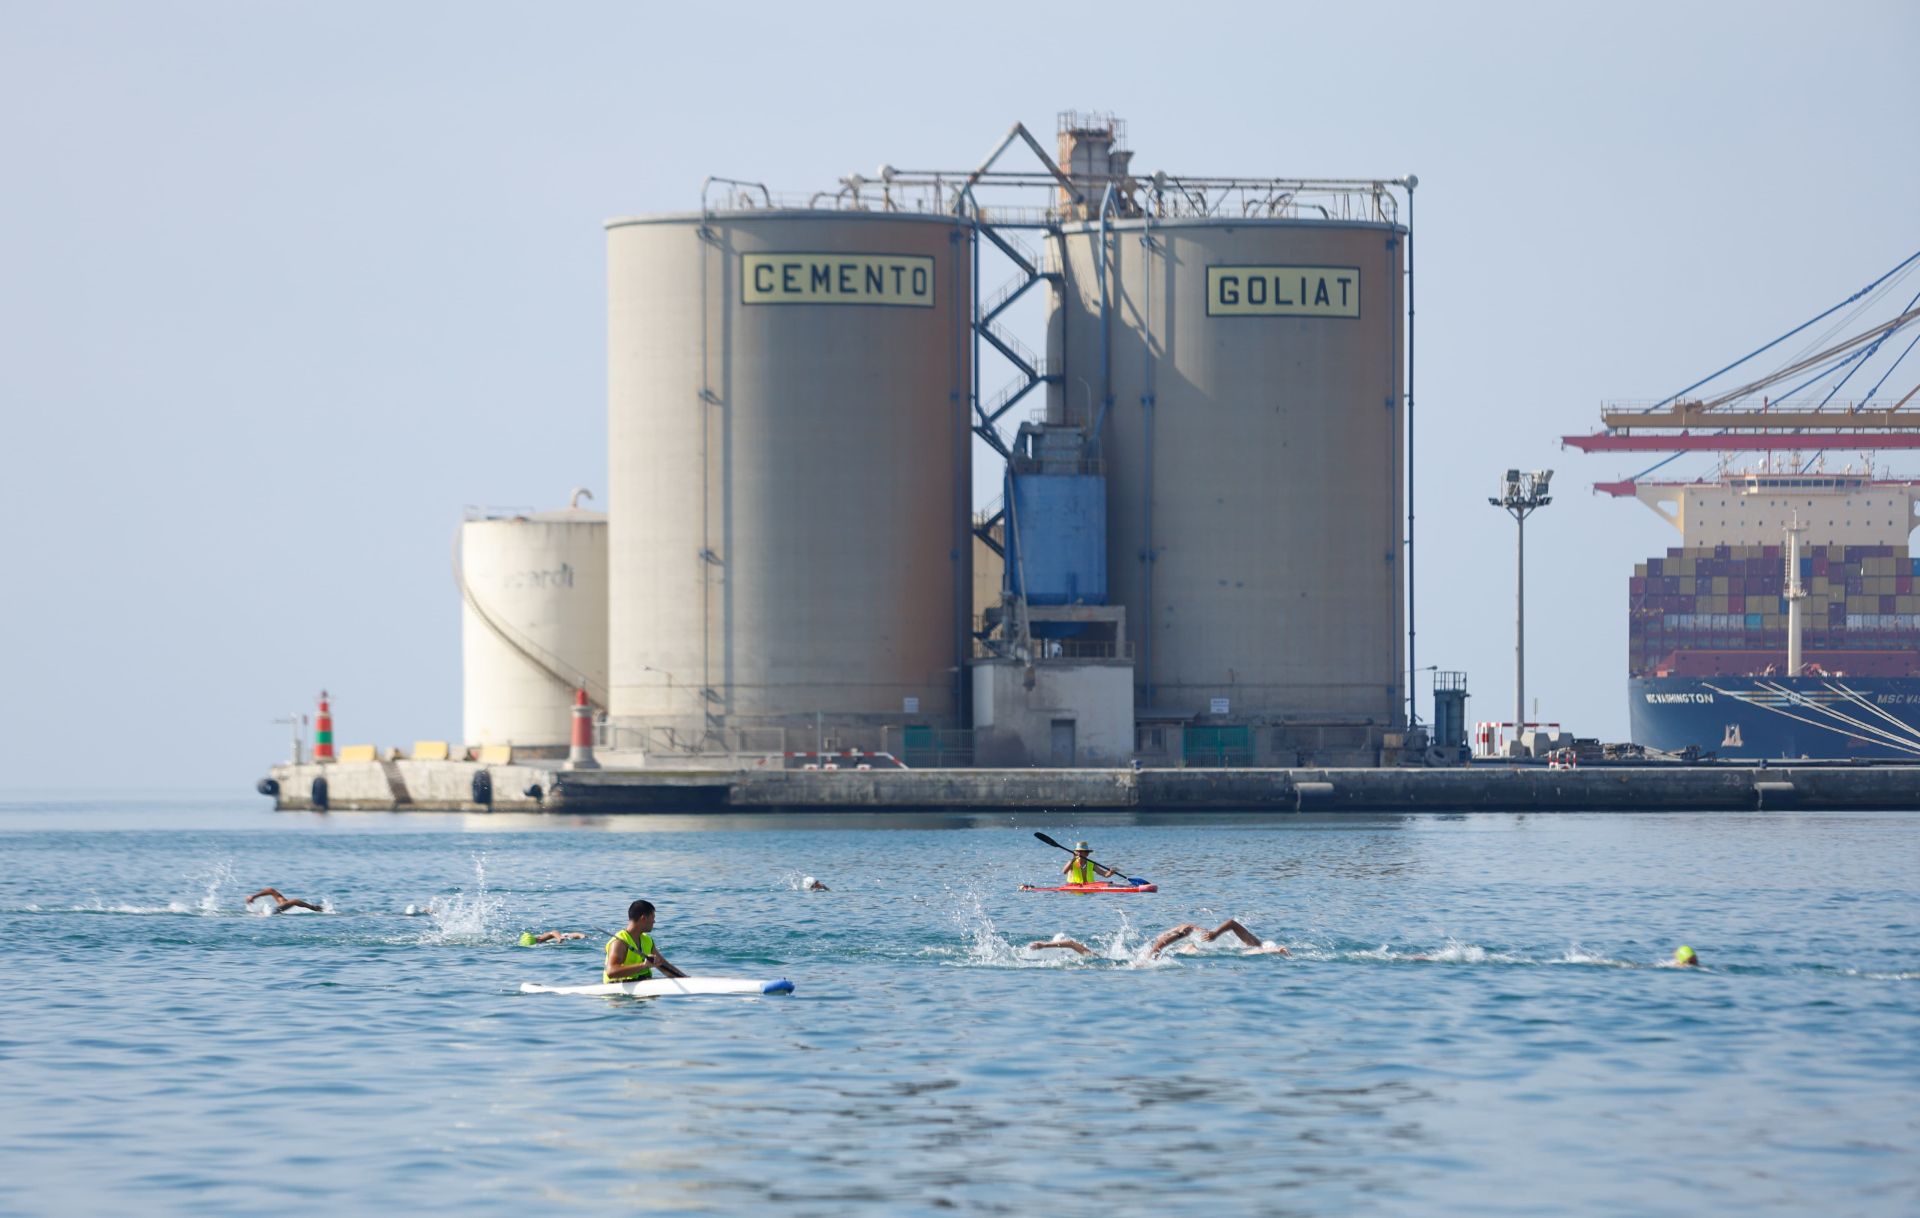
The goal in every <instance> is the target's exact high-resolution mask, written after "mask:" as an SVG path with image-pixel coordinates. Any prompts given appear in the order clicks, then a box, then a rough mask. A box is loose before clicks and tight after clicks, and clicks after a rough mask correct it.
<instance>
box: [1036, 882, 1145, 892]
mask: <svg viewBox="0 0 1920 1218" xmlns="http://www.w3.org/2000/svg"><path fill="white" fill-rule="evenodd" d="M1020 891H1021V892H1159V891H1160V886H1159V885H1158V884H1060V885H1057V886H1055V887H1052V888H1042V887H1041V886H1039V885H1038V884H1022V885H1020Z"/></svg>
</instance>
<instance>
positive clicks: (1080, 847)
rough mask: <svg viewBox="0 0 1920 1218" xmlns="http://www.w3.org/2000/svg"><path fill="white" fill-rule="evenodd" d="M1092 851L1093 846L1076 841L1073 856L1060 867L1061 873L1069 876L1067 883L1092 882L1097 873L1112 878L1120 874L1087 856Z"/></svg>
mask: <svg viewBox="0 0 1920 1218" xmlns="http://www.w3.org/2000/svg"><path fill="white" fill-rule="evenodd" d="M1092 852H1093V847H1092V846H1089V845H1088V844H1087V843H1085V842H1075V843H1074V844H1073V857H1072V858H1070V859H1068V860H1067V863H1066V866H1064V867H1062V868H1060V874H1061V875H1064V876H1066V877H1067V883H1069V884H1091V883H1093V882H1094V879H1095V877H1096V875H1103V876H1106V877H1108V878H1109V879H1111V878H1112V877H1114V876H1117V875H1119V874H1120V873H1119V872H1117V871H1115V870H1114V869H1113V868H1111V867H1105V866H1102V865H1101V864H1099V863H1096V862H1094V861H1093V860H1092V859H1091V858H1089V857H1087V856H1088V855H1089V854H1091V853H1092Z"/></svg>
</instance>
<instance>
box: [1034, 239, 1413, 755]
mask: <svg viewBox="0 0 1920 1218" xmlns="http://www.w3.org/2000/svg"><path fill="white" fill-rule="evenodd" d="M1107 231H1108V234H1109V236H1108V238H1107V248H1108V250H1109V254H1108V258H1107V264H1106V267H1105V271H1106V273H1105V275H1104V277H1103V276H1102V275H1101V273H1100V271H1101V269H1102V268H1101V266H1100V253H1099V251H1100V243H1101V237H1100V232H1101V226H1100V225H1099V224H1098V223H1097V222H1093V221H1081V222H1074V223H1069V224H1068V225H1067V226H1066V228H1065V230H1064V233H1063V235H1062V236H1061V237H1058V238H1056V241H1057V242H1059V245H1060V248H1058V249H1056V251H1055V255H1056V257H1057V258H1060V259H1061V260H1062V261H1063V262H1064V264H1065V267H1066V277H1065V284H1064V286H1063V291H1062V315H1061V318H1060V324H1059V326H1058V327H1057V330H1056V341H1057V342H1058V343H1059V344H1060V345H1061V346H1062V347H1063V348H1064V350H1063V351H1061V352H1060V354H1061V355H1062V356H1063V357H1064V360H1065V366H1066V372H1067V375H1066V379H1065V381H1064V384H1063V387H1062V391H1061V392H1058V393H1056V395H1055V397H1054V402H1053V408H1052V409H1053V412H1054V414H1055V415H1058V416H1065V415H1066V414H1067V413H1068V412H1071V413H1072V417H1071V418H1063V420H1062V421H1069V422H1074V423H1084V425H1086V426H1087V427H1088V428H1089V429H1090V432H1091V433H1093V434H1097V435H1098V436H1099V437H1100V439H1099V447H1098V449H1097V452H1098V455H1099V457H1100V459H1101V461H1102V464H1103V467H1104V470H1105V473H1106V477H1107V483H1108V485H1107V503H1108V514H1107V519H1108V551H1107V552H1108V564H1107V568H1108V576H1109V580H1110V587H1111V593H1112V600H1113V601H1114V602H1115V603H1117V604H1120V605H1123V606H1125V608H1126V613H1127V623H1128V630H1129V634H1130V635H1131V637H1132V639H1133V642H1134V645H1135V662H1136V687H1137V695H1138V716H1139V718H1140V720H1141V722H1142V724H1143V728H1144V727H1145V726H1146V725H1148V724H1150V723H1152V722H1154V721H1156V720H1158V721H1164V722H1166V723H1168V724H1169V725H1173V726H1174V727H1175V730H1177V732H1178V733H1179V736H1180V738H1182V739H1183V740H1184V741H1185V745H1184V751H1185V754H1186V757H1185V759H1186V760H1187V761H1189V762H1202V761H1208V760H1212V761H1215V762H1219V761H1228V762H1234V761H1238V762H1242V763H1246V762H1256V763H1257V762H1281V763H1285V764H1293V763H1295V762H1296V761H1300V760H1307V761H1320V762H1324V763H1339V762H1355V763H1371V760H1372V759H1374V758H1375V757H1376V756H1377V749H1378V748H1379V746H1380V745H1381V743H1382V742H1383V737H1384V736H1385V734H1386V733H1388V732H1390V731H1394V730H1398V729H1399V728H1400V727H1402V726H1403V724H1404V713H1403V709H1402V708H1403V706H1404V700H1405V690H1404V684H1403V675H1402V668H1403V658H1402V657H1403V655H1404V652H1403V638H1404V631H1403V622H1402V602H1403V591H1404V584H1403V575H1402V565H1403V564H1402V556H1401V553H1400V545H1401V527H1400V526H1401V521H1402V518H1403V516H1404V510H1403V499H1402V488H1403V487H1404V485H1405V477H1404V473H1405V466H1404V454H1403V453H1402V447H1403V445H1402V441H1401V437H1402V435H1403V428H1404V422H1405V420H1404V417H1403V414H1402V402H1401V385H1402V377H1401V349H1402V338H1403V331H1402V325H1403V319H1404V315H1405V302H1404V298H1403V296H1402V276H1401V269H1402V254H1403V248H1404V245H1403V236H1404V233H1403V231H1402V230H1401V229H1399V228H1398V227H1397V226H1395V225H1393V224H1391V223H1386V222H1379V223H1374V222H1367V221H1341V220H1317V219H1316V220H1309V219H1295V218H1256V217H1248V218H1240V217H1233V218H1186V219H1167V220H1164V221H1163V220H1158V219H1155V220H1151V221H1149V220H1144V219H1142V218H1139V216H1138V214H1137V211H1136V213H1135V215H1134V216H1133V217H1132V218H1126V219H1121V220H1118V221H1114V220H1112V219H1111V218H1110V220H1109V223H1108V225H1107ZM1143 236H1144V237H1145V238H1146V239H1147V240H1146V241H1145V242H1144V243H1143V240H1142V238H1143ZM1103 278H1104V288H1103ZM1103 291H1104V297H1105V301H1106V307H1105V310H1104V312H1105V322H1104V325H1103V322H1102V312H1103V310H1102V297H1103ZM1103 330H1104V337H1103ZM1082 386H1084V390H1083V388H1082ZM1103 401H1105V402H1110V403H1111V405H1110V406H1109V407H1108V409H1107V410H1106V411H1105V412H1104V415H1105V417H1104V418H1102V417H1100V415H1101V414H1102V412H1101V410H1100V404H1101V403H1102V402H1103ZM1083 411H1086V412H1091V414H1092V415H1093V416H1094V417H1093V418H1090V419H1085V420H1082V419H1081V418H1080V417H1079V414H1080V413H1081V412H1083ZM1144 734H1145V733H1144V732H1143V735H1144ZM1143 751H1148V750H1146V749H1145V748H1144V746H1143Z"/></svg>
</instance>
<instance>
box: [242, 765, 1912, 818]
mask: <svg viewBox="0 0 1920 1218" xmlns="http://www.w3.org/2000/svg"><path fill="white" fill-rule="evenodd" d="M260 788H261V791H262V793H263V794H269V795H271V796H272V797H273V798H274V801H275V806H276V807H277V808H281V809H285V810H311V809H329V810H340V811H382V812H386V811H408V810H418V811H459V812H487V811H494V810H498V811H513V812H535V811H548V812H555V813H583V812H584V813H596V814H597V813H624V812H651V813H660V812H714V811H722V810H725V811H735V812H860V811H871V812H881V811H886V812H914V811H925V812H936V811H937V812H954V811H961V810H967V811H993V810H1006V811H1070V810H1075V809H1086V810H1089V811H1129V810H1131V811H1142V812H1182V811H1194V812H1200V811H1208V812H1223V811H1263V812H1274V811H1313V812H1595V811H1599V812H1640V811H1664V810H1671V811H1679V810H1696V811H1709V810H1722V811H1738V810H1752V809H1767V810H1778V809H1789V808H1791V809H1801V810H1808V811H1812V810H1819V809H1840V808H1854V809H1887V810H1902V811H1908V810H1920V766H1907V765H1838V764H1830V765H1818V764H1803V765H1798V766H1769V767H1767V768H1764V769H1763V768H1760V767H1757V766H1747V765H1727V764H1719V763H1705V764H1695V765H1677V764H1676V765H1640V766H1624V765H1599V766H1588V767H1581V768H1579V769H1565V770H1557V769H1549V768H1547V767H1545V766H1540V765H1474V766H1469V767H1461V768H1458V769H1412V768H1409V769H1170V770H1138V771H1135V770H1110V769H1102V770H1056V769H1017V770H986V769H953V770H858V771H855V770H839V771H822V770H772V769H749V770H671V769H652V768H649V769H634V770H620V769H602V770H574V771H569V770H567V769H565V768H564V767H563V766H562V765H561V764H560V763H558V762H555V763H553V764H552V765H550V766H548V765H544V764H526V763H520V764H513V765H485V764H482V763H478V762H466V761H407V760H401V761H378V762H359V763H351V762H334V763H331V764H327V765H316V764H306V765H298V766H295V765H282V766H276V767H274V769H273V771H272V773H271V776H270V777H269V778H267V779H264V780H262V782H261V783H260Z"/></svg>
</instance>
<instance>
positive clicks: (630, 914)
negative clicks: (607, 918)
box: [600, 901, 686, 985]
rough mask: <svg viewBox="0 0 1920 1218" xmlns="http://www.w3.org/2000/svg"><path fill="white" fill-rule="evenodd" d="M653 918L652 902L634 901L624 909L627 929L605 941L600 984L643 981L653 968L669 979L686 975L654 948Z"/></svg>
mask: <svg viewBox="0 0 1920 1218" xmlns="http://www.w3.org/2000/svg"><path fill="white" fill-rule="evenodd" d="M653 918H654V912H653V902H652V901H635V902H633V903H632V904H631V905H629V906H627V928H626V929H625V930H623V931H621V932H620V933H619V934H617V935H615V936H614V937H613V938H611V939H608V940H607V963H606V967H605V968H604V969H602V970H601V973H600V980H601V981H604V982H606V983H607V984H609V985H611V984H613V983H614V982H616V981H646V980H648V979H650V978H651V977H652V976H653V970H654V969H659V970H660V971H661V972H662V973H664V974H666V975H667V976H669V977H684V976H686V974H685V973H683V972H681V971H680V970H679V969H677V968H675V967H673V965H671V964H668V963H667V960H666V957H664V956H662V955H661V954H660V953H659V952H658V951H656V950H655V949H654V946H653V935H652V933H651V932H652V931H653Z"/></svg>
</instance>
